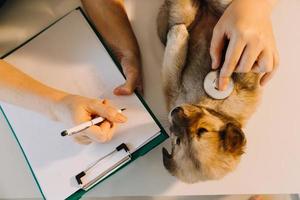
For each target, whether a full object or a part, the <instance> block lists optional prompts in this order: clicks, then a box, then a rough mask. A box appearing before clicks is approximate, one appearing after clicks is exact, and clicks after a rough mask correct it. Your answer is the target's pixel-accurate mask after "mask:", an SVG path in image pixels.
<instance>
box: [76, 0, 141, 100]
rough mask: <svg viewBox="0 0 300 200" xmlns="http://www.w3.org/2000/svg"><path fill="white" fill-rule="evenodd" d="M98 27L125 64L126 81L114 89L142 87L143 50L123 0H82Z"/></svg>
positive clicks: (117, 91)
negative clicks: (141, 54) (141, 53)
mask: <svg viewBox="0 0 300 200" xmlns="http://www.w3.org/2000/svg"><path fill="white" fill-rule="evenodd" d="M82 4H83V6H84V8H85V10H86V11H87V13H88V15H89V17H90V18H91V19H92V21H93V23H94V24H95V26H96V28H97V30H98V31H99V32H100V34H101V35H102V36H103V38H104V39H105V41H106V42H107V44H108V45H109V47H110V48H111V49H112V50H113V53H114V54H115V55H116V56H117V59H118V60H119V62H120V63H121V65H122V68H123V72H124V74H125V76H126V83H124V84H123V85H121V86H119V87H117V88H116V89H115V90H114V93H115V94H116V95H129V94H132V92H133V91H134V90H135V89H137V90H138V91H140V92H141V91H142V74H141V58H140V50H139V46H138V43H137V40H136V37H135V35H134V33H133V30H132V28H131V25H130V22H129V19H128V17H127V14H126V11H125V8H124V1H123V0H82Z"/></svg>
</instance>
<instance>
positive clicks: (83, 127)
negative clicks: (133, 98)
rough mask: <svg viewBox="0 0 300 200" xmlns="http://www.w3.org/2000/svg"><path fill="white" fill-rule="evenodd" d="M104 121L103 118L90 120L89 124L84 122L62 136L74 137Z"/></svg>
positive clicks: (64, 132)
mask: <svg viewBox="0 0 300 200" xmlns="http://www.w3.org/2000/svg"><path fill="white" fill-rule="evenodd" d="M124 110H126V108H122V109H120V110H119V111H118V112H119V113H121V112H122V111H124ZM104 120H105V119H104V118H103V117H96V118H94V119H92V120H90V121H88V122H84V123H82V124H79V125H77V126H75V127H73V128H70V129H67V130H64V131H62V132H61V133H60V134H61V136H62V137H65V136H71V135H74V134H76V133H79V132H81V131H84V130H86V129H88V128H89V127H91V126H94V125H96V124H99V123H101V122H103V121H104Z"/></svg>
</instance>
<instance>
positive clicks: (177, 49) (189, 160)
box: [157, 0, 262, 183]
mask: <svg viewBox="0 0 300 200" xmlns="http://www.w3.org/2000/svg"><path fill="white" fill-rule="evenodd" d="M230 3H231V0H165V2H164V3H163V5H162V7H161V8H160V11H159V14H158V17H157V31H158V36H159V38H160V40H161V42H162V43H163V44H164V45H165V53H164V60H163V66H162V81H163V88H164V94H165V99H166V103H167V106H168V110H169V115H170V123H171V126H170V132H171V141H172V142H171V143H172V151H171V153H169V152H168V151H167V150H166V149H165V148H163V150H162V153H163V163H164V166H165V168H166V169H167V170H168V171H169V172H170V173H171V174H172V175H173V176H176V177H177V178H179V179H180V180H182V181H183V182H187V183H194V182H197V181H205V180H212V179H220V178H222V177H224V176H225V175H226V174H228V173H229V172H231V171H233V170H234V169H235V168H236V167H237V165H238V163H239V162H240V159H241V156H242V154H243V153H244V151H245V146H246V138H245V135H244V133H243V130H242V128H243V127H244V126H245V124H246V122H247V120H248V119H249V118H250V116H251V115H252V114H253V113H254V112H255V109H256V108H257V106H258V103H259V101H260V98H261V93H262V92H261V88H260V85H259V79H260V76H259V74H256V73H252V72H249V73H234V74H233V75H232V79H233V81H234V90H233V92H232V93H231V95H230V96H229V97H227V98H226V99H223V100H215V99H212V98H210V97H209V96H208V95H207V94H206V93H205V91H204V88H203V81H204V78H205V76H206V75H207V74H208V73H209V72H210V71H211V58H210V54H209V48H210V42H211V38H212V34H213V30H214V27H215V25H216V23H217V21H218V19H219V18H220V16H221V15H222V13H223V12H224V10H225V9H226V8H227V6H228V5H229V4H230Z"/></svg>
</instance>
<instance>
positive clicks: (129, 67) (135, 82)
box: [114, 53, 143, 95]
mask: <svg viewBox="0 0 300 200" xmlns="http://www.w3.org/2000/svg"><path fill="white" fill-rule="evenodd" d="M119 60H120V63H121V66H122V69H123V72H124V74H125V77H126V82H125V83H124V84H122V85H120V86H118V87H116V88H115V89H114V94H115V95H130V94H132V93H133V92H134V90H135V89H137V91H138V92H140V93H143V83H142V73H141V62H140V58H139V56H136V55H133V54H131V53H127V54H124V55H123V54H122V56H120V59H119Z"/></svg>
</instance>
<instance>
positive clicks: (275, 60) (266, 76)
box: [260, 51, 279, 86]
mask: <svg viewBox="0 0 300 200" xmlns="http://www.w3.org/2000/svg"><path fill="white" fill-rule="evenodd" d="M273 65H274V66H273V69H272V71H271V72H267V73H265V74H264V75H263V76H262V78H261V79H260V85H261V86H265V85H266V83H267V82H268V81H269V80H271V79H272V78H273V76H274V74H275V73H276V71H277V69H278V65H279V56H278V52H277V51H276V52H275V53H274V54H273Z"/></svg>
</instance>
